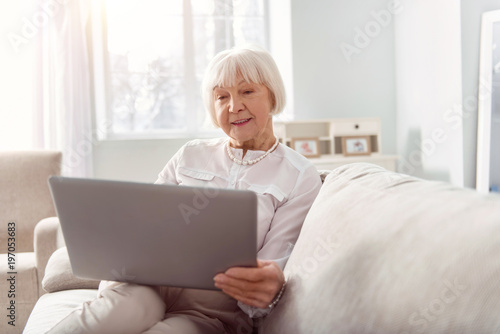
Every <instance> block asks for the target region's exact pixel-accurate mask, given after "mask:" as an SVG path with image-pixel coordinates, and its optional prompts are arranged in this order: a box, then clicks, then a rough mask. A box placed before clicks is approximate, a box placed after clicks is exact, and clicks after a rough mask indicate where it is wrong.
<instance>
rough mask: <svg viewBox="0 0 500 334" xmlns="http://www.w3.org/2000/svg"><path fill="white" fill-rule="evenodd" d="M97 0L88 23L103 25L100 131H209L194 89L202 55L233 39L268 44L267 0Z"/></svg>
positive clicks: (118, 134)
mask: <svg viewBox="0 0 500 334" xmlns="http://www.w3.org/2000/svg"><path fill="white" fill-rule="evenodd" d="M103 1H104V2H103V3H101V5H102V6H101V7H100V9H101V10H102V15H100V16H99V15H97V17H101V18H102V20H99V21H100V22H98V24H97V25H96V24H95V19H93V29H94V32H95V31H101V33H100V34H97V37H98V38H97V40H94V43H96V42H98V43H99V44H101V46H102V50H100V51H101V52H99V50H97V49H98V48H97V49H95V50H94V58H95V61H94V69H95V70H96V73H98V72H99V71H102V73H104V75H102V77H101V79H99V77H100V75H99V74H97V75H96V78H95V79H96V80H101V81H102V84H101V85H100V84H99V83H96V108H97V116H98V117H97V121H98V123H101V124H102V123H106V124H108V126H107V127H106V135H105V137H106V138H111V139H112V138H138V137H148V138H151V137H160V136H173V135H175V134H179V135H187V136H190V135H191V136H192V135H195V134H196V135H199V134H200V133H203V132H208V131H210V129H212V127H211V125H210V119H209V117H207V115H206V112H205V110H204V107H203V103H202V100H201V93H200V91H201V90H200V88H201V81H202V78H203V74H204V70H205V68H206V66H207V65H208V62H209V61H210V60H211V59H212V58H213V56H214V55H215V54H216V53H218V52H219V51H221V50H224V49H227V48H230V47H232V46H234V45H238V44H243V43H257V44H259V45H262V46H264V47H268V42H267V40H268V36H267V31H268V28H267V9H266V8H267V0H162V1H160V0H141V1H132V0H128V1H124V0H103ZM99 23H100V24H101V25H99ZM99 26H100V28H99ZM95 37H96V34H94V38H95ZM99 37H100V38H101V40H100V41H99ZM96 51H97V52H96ZM96 55H97V58H96ZM99 57H101V60H102V66H101V65H100V64H99ZM99 89H101V90H102V91H101V92H98V90H99ZM103 92H106V93H105V94H104V93H103ZM99 99H100V100H99ZM97 100H99V101H97ZM212 131H213V130H212Z"/></svg>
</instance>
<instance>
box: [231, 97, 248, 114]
mask: <svg viewBox="0 0 500 334" xmlns="http://www.w3.org/2000/svg"><path fill="white" fill-rule="evenodd" d="M243 109H245V106H244V105H243V101H241V99H240V98H239V97H231V101H230V103H229V112H232V113H238V112H240V111H242V110H243Z"/></svg>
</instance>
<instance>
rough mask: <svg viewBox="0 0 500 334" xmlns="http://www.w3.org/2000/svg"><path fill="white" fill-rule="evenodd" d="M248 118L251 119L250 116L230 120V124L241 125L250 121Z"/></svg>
mask: <svg viewBox="0 0 500 334" xmlns="http://www.w3.org/2000/svg"><path fill="white" fill-rule="evenodd" d="M250 120H251V118H245V119H240V120H237V121H234V122H232V123H231V124H232V125H234V126H243V125H245V124H247V123H248V122H250Z"/></svg>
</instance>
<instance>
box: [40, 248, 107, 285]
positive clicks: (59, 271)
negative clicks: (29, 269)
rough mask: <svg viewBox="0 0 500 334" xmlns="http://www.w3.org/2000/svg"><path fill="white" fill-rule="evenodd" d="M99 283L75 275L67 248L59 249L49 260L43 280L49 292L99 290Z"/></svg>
mask: <svg viewBox="0 0 500 334" xmlns="http://www.w3.org/2000/svg"><path fill="white" fill-rule="evenodd" d="M98 287H99V281H96V280H90V279H82V278H78V277H75V275H73V270H72V269H71V263H70V261H69V255H68V250H67V248H66V247H62V248H59V249H58V250H56V251H55V252H54V253H53V254H52V255H51V256H50V258H49V262H47V267H46V268H45V276H44V277H43V280H42V288H43V289H44V290H45V291H47V292H56V291H61V290H71V289H97V288H98Z"/></svg>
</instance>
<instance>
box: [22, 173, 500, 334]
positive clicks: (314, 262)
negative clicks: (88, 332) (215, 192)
mask: <svg viewBox="0 0 500 334" xmlns="http://www.w3.org/2000/svg"><path fill="white" fill-rule="evenodd" d="M57 231H58V225H57V221H55V220H45V221H43V222H42V223H40V225H39V227H38V229H37V232H38V233H44V234H46V235H52V236H54V237H55V238H54V239H51V240H49V239H48V238H47V240H46V241H45V242H50V243H51V246H50V247H52V248H57V247H60V246H62V245H63V242H62V241H60V234H58V232H57ZM58 239H59V241H58ZM64 261H67V259H66V260H64V252H63V250H59V251H58V252H56V253H55V255H54V256H53V257H52V258H51V259H50V262H49V266H48V268H47V273H46V277H45V279H44V285H46V286H47V287H48V289H49V290H51V291H56V290H60V291H57V292H52V293H49V294H45V295H43V296H42V297H41V298H40V299H39V301H38V302H37V305H36V306H35V308H34V310H33V312H32V314H31V316H30V319H29V321H28V324H27V326H26V330H25V333H44V332H45V331H46V330H47V329H49V328H50V327H51V326H52V325H53V324H54V323H55V322H57V321H58V320H59V319H61V318H62V317H64V316H65V315H66V314H68V313H69V312H71V310H72V309H74V308H75V307H79V305H80V304H81V303H82V302H84V301H87V300H91V299H92V298H94V297H95V295H96V290H95V289H73V288H76V287H87V288H88V287H92V284H94V285H95V286H96V282H84V281H75V280H74V279H73V278H71V273H70V272H69V273H68V268H69V267H68V265H67V264H66V265H65V264H64ZM285 275H286V277H287V281H288V284H287V289H286V290H285V293H284V294H283V297H282V300H281V301H280V302H279V303H278V305H277V307H276V308H275V309H274V310H273V311H272V312H271V314H270V315H269V316H268V317H267V318H265V319H263V320H262V321H258V322H257V323H256V326H257V327H258V329H259V333H494V332H499V331H500V316H499V314H500V284H498V279H499V277H500V196H499V195H495V194H490V195H480V194H478V193H476V192H475V191H473V190H467V189H458V188H455V187H453V186H451V185H449V184H446V183H441V182H430V181H424V180H421V179H416V178H412V177H409V176H405V175H401V174H397V173H393V172H388V171H386V170H384V169H382V168H381V167H377V166H374V165H370V164H353V165H347V166H343V167H339V168H337V169H335V170H334V171H332V172H331V173H330V174H329V175H328V176H327V178H326V180H325V182H324V185H323V187H322V190H321V192H320V194H319V195H318V198H317V199H316V201H315V203H314V205H313V207H312V208H311V210H310V212H309V214H308V216H307V218H306V221H305V223H304V226H303V229H302V231H301V234H300V237H299V240H298V241H297V244H296V246H295V248H294V250H293V253H292V255H291V257H290V260H289V261H288V263H287V265H286V268H285ZM57 277H59V279H58V278H57ZM85 284H88V285H87V286H85ZM95 286H94V287H95ZM240 332H241V333H249V332H251V329H249V328H245V327H243V326H242V328H240Z"/></svg>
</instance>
